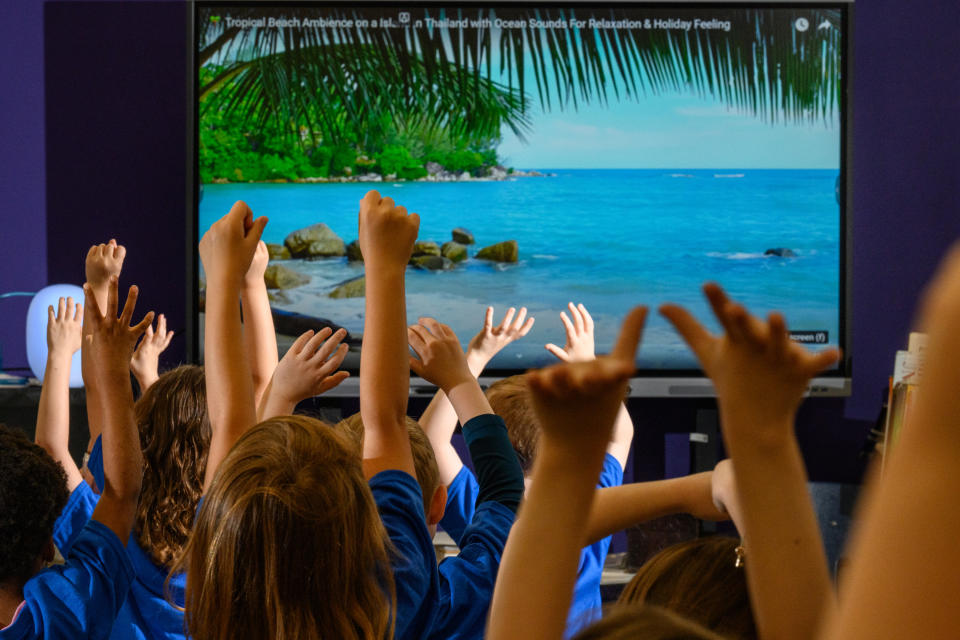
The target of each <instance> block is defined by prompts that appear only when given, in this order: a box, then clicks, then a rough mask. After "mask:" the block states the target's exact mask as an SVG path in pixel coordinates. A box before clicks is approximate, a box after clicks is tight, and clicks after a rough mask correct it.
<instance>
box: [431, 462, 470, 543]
mask: <svg viewBox="0 0 960 640" xmlns="http://www.w3.org/2000/svg"><path fill="white" fill-rule="evenodd" d="M479 493H480V485H479V484H477V478H476V476H474V475H473V472H472V471H470V469H469V468H467V466H466V465H464V466H463V467H461V468H460V472H459V473H458V474H457V475H456V477H455V478H454V479H453V482H451V483H450V486H448V487H447V507H446V509H445V510H444V512H443V518H441V519H440V527H441V528H442V529H443V530H444V531H446V532H447V533H449V534H450V537H451V538H453V541H454V542H456V543H457V546H460V540H461V538H463V534H464V532H465V531H466V529H467V526H468V525H469V524H470V522H471V521H473V515H474V513H475V512H476V509H477V495H479Z"/></svg>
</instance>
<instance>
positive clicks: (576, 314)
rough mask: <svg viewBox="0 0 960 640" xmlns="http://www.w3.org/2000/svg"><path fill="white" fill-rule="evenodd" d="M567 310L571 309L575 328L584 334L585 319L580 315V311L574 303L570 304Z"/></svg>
mask: <svg viewBox="0 0 960 640" xmlns="http://www.w3.org/2000/svg"><path fill="white" fill-rule="evenodd" d="M567 308H568V309H570V318H571V319H573V326H574V327H575V328H576V329H577V333H578V334H580V333H583V317H582V316H581V315H580V310H579V309H577V306H576V305H575V304H573V302H568V303H567Z"/></svg>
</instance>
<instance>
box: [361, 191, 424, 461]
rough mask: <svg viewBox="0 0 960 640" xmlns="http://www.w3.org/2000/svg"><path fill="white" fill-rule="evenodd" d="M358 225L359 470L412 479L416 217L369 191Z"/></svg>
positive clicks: (417, 222) (363, 202)
mask: <svg viewBox="0 0 960 640" xmlns="http://www.w3.org/2000/svg"><path fill="white" fill-rule="evenodd" d="M359 226H360V234H359V235H360V250H361V251H362V252H363V257H364V269H365V273H366V283H367V295H366V306H365V312H364V321H363V346H362V347H361V351H360V416H361V418H362V420H363V425H364V439H363V470H364V473H365V474H366V476H367V477H368V478H371V477H373V476H375V475H376V474H377V473H379V472H381V471H385V470H387V469H399V470H400V471H405V472H407V473H409V474H410V475H411V476H414V477H416V471H415V470H414V467H413V456H412V455H411V453H410V440H409V437H408V436H407V427H406V415H407V399H408V396H409V394H410V362H409V356H408V353H409V351H408V349H407V301H406V294H405V292H404V280H405V276H406V269H407V262H409V261H410V253H411V252H412V251H413V242H414V240H416V238H417V231H418V229H419V228H420V217H419V216H418V215H417V214H415V213H413V214H410V215H407V210H406V208H404V207H398V206H395V205H394V203H393V200H392V199H390V198H381V197H380V194H379V193H377V192H376V191H369V192H368V193H367V195H365V196H364V197H363V199H362V200H361V201H360V215H359Z"/></svg>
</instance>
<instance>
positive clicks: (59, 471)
mask: <svg viewBox="0 0 960 640" xmlns="http://www.w3.org/2000/svg"><path fill="white" fill-rule="evenodd" d="M69 497H70V492H69V491H67V476H66V474H65V473H64V472H63V467H61V466H60V463H59V462H56V461H55V460H54V459H53V458H51V457H50V456H49V455H47V452H46V451H44V450H43V449H42V448H41V447H39V446H37V445H35V444H34V443H32V442H30V441H29V440H27V436H26V435H25V434H24V433H23V432H22V431H20V430H19V429H12V428H10V427H7V426H5V425H2V424H0V583H3V582H7V581H11V580H12V581H15V582H19V583H24V582H26V581H27V580H29V579H30V577H31V576H32V575H33V571H34V567H35V566H36V563H37V558H38V557H39V556H40V553H41V552H42V551H43V547H44V545H46V544H47V543H48V542H49V541H50V537H51V536H52V535H53V524H54V522H56V520H57V517H58V516H59V515H60V512H61V511H63V507H64V506H66V504H67V499H68V498H69Z"/></svg>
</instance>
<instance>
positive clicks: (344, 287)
mask: <svg viewBox="0 0 960 640" xmlns="http://www.w3.org/2000/svg"><path fill="white" fill-rule="evenodd" d="M365 295H367V277H366V276H360V277H358V278H351V279H350V280H345V281H343V282H341V283H340V284H338V285H337V286H336V287H334V289H333V291H331V292H330V293H328V294H327V297H329V298H362V297H364V296H365Z"/></svg>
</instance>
